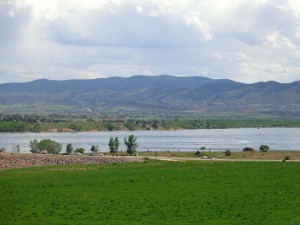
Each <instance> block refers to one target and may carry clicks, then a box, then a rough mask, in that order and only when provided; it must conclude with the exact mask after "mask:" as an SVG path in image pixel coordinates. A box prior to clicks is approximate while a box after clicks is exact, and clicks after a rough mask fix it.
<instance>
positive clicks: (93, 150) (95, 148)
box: [91, 145, 98, 153]
mask: <svg viewBox="0 0 300 225" xmlns="http://www.w3.org/2000/svg"><path fill="white" fill-rule="evenodd" d="M91 152H93V153H96V152H98V146H95V145H93V146H92V147H91Z"/></svg>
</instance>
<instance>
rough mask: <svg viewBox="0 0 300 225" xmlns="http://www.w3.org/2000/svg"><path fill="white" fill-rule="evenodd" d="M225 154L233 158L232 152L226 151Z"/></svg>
mask: <svg viewBox="0 0 300 225" xmlns="http://www.w3.org/2000/svg"><path fill="white" fill-rule="evenodd" d="M224 154H225V156H231V155H232V152H231V151H230V150H229V149H225V152H224Z"/></svg>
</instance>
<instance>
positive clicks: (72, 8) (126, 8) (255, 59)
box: [0, 0, 300, 83]
mask: <svg viewBox="0 0 300 225" xmlns="http://www.w3.org/2000/svg"><path fill="white" fill-rule="evenodd" d="M162 74H168V75H176V76H205V77H209V78H213V79H224V78H226V79H231V80H235V81H239V82H245V83H254V82H259V81H269V80H274V81H278V82H292V81H296V80H300V1H299V0H226V1H224V0H184V1H183V0H142V1H141V0H0V83H10V82H28V81H32V80H36V79H43V78H45V79H51V80H67V79H92V78H102V77H111V76H121V77H128V76H132V75H149V76H154V75H162Z"/></svg>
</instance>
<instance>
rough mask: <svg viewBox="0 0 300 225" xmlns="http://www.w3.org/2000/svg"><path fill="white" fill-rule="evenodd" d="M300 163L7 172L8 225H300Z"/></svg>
mask: <svg viewBox="0 0 300 225" xmlns="http://www.w3.org/2000/svg"><path fill="white" fill-rule="evenodd" d="M299 187H300V163H293V162H213V161H205V162H203V161H202V162H162V161H152V160H146V162H145V163H120V164H98V165H74V166H54V167H36V168H26V169H16V170H7V171H0V188H1V197H0V202H1V204H0V210H1V213H0V224H3V225H11V224H17V225H26V224H28V225H29V224H30V225H35V224H36V225H37V224H38V225H40V224H49V225H50V224H72V225H74V224H86V225H93V224H105V225H108V224H116V225H117V224H118V225H119V224H130V225H134V224H147V225H150V224H153V225H157V224H172V225H174V224H180V225H185V224H211V225H216V224H228V225H229V224H230V225H233V224H237V225H241V224H251V225H254V224H259V225H262V224H267V225H270V224H271V225H273V224H274V225H283V224H284V225H296V224H300V214H299V212H300V188H299Z"/></svg>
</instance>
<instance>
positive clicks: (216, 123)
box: [0, 114, 300, 132]
mask: <svg viewBox="0 0 300 225" xmlns="http://www.w3.org/2000/svg"><path fill="white" fill-rule="evenodd" d="M250 127H257V128H262V127H300V120H284V119H280V120H278V119H202V118H197V119H196V118H150V119H147V118H105V119H103V118H95V117H92V118H89V117H87V116H83V117H78V118H74V117H69V116H59V115H55V116H43V115H34V114H33V115H19V114H16V115H1V114H0V132H79V131H114V130H176V129H227V128H250Z"/></svg>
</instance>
